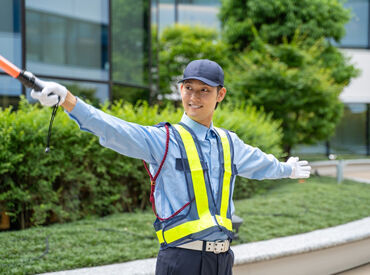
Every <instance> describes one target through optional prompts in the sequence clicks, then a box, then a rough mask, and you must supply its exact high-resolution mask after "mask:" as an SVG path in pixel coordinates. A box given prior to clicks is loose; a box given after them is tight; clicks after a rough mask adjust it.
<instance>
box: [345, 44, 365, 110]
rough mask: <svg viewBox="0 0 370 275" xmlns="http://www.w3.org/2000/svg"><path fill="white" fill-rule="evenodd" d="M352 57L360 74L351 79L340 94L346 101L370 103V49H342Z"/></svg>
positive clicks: (352, 61)
mask: <svg viewBox="0 0 370 275" xmlns="http://www.w3.org/2000/svg"><path fill="white" fill-rule="evenodd" d="M341 51H342V52H343V53H344V54H345V55H346V56H349V57H350V58H351V63H353V64H354V65H355V67H356V68H358V69H360V70H361V72H360V75H359V76H358V77H357V78H354V79H352V80H351V83H350V84H349V85H348V86H347V87H345V88H344V90H343V92H342V94H341V95H340V99H341V101H343V102H345V103H370V51H369V50H356V49H341Z"/></svg>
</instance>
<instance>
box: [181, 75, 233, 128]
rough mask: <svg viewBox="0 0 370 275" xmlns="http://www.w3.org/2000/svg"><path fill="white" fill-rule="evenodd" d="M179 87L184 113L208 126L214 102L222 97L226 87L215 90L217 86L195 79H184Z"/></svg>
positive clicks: (219, 100) (213, 109)
mask: <svg viewBox="0 0 370 275" xmlns="http://www.w3.org/2000/svg"><path fill="white" fill-rule="evenodd" d="M180 89H181V98H182V104H183V105H184V109H185V113H186V114H187V115H188V116H189V117H190V118H191V119H192V120H194V121H196V122H198V123H200V124H202V125H204V126H207V127H209V126H210V125H211V121H212V117H213V112H214V111H215V106H216V103H217V102H221V101H222V100H223V99H224V97H225V94H226V89H225V88H222V89H220V90H219V91H218V92H217V87H212V86H208V85H207V84H205V83H204V82H202V81H200V80H196V79H190V80H186V81H185V82H184V83H183V84H181V86H180Z"/></svg>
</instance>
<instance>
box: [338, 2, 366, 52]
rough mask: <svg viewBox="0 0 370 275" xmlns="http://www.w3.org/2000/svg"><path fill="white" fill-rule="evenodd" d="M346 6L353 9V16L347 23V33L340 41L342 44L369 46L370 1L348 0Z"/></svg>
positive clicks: (346, 45) (345, 45) (347, 45)
mask: <svg viewBox="0 0 370 275" xmlns="http://www.w3.org/2000/svg"><path fill="white" fill-rule="evenodd" d="M344 6H345V7H346V8H349V9H351V11H352V18H351V20H350V22H349V23H347V25H346V35H345V37H344V38H343V39H342V41H341V42H340V46H344V47H364V48H367V47H368V44H369V41H368V32H369V1H368V0H348V1H346V2H345V3H344Z"/></svg>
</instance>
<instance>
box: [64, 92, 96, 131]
mask: <svg viewBox="0 0 370 275" xmlns="http://www.w3.org/2000/svg"><path fill="white" fill-rule="evenodd" d="M64 111H65V112H66V113H67V115H68V116H69V117H70V118H71V119H72V120H74V121H75V122H76V123H77V124H78V126H79V127H80V129H81V130H84V131H87V132H91V131H90V130H88V129H85V128H84V127H83V125H84V122H85V121H86V119H88V118H89V116H90V115H91V110H90V105H88V104H86V103H85V102H84V101H83V100H81V99H80V98H78V97H77V102H76V105H75V106H74V108H73V109H72V111H71V112H68V111H67V110H64Z"/></svg>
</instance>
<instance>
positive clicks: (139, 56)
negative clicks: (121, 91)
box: [112, 0, 150, 86]
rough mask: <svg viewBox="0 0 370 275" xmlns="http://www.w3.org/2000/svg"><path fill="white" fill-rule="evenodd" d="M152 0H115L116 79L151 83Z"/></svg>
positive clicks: (134, 82)
mask: <svg viewBox="0 0 370 275" xmlns="http://www.w3.org/2000/svg"><path fill="white" fill-rule="evenodd" d="M149 2H150V1H146V0H112V73H113V76H112V77H113V80H115V81H118V82H121V83H127V84H132V85H140V86H147V85H148V84H149V81H148V77H149V62H148V61H149V58H150V54H149V43H150V41H149V32H148V31H149V26H150V22H149V20H148V19H149V13H150V6H149Z"/></svg>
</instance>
